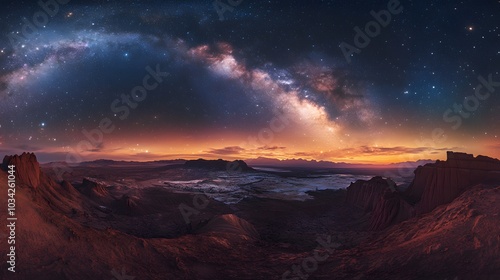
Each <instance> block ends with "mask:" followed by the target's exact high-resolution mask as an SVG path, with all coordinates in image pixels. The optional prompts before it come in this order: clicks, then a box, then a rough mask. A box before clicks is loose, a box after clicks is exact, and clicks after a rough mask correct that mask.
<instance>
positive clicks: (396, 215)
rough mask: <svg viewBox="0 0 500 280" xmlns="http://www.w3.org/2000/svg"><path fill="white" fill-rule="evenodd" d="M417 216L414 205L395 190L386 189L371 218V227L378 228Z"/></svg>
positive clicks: (372, 228)
mask: <svg viewBox="0 0 500 280" xmlns="http://www.w3.org/2000/svg"><path fill="white" fill-rule="evenodd" d="M413 216H415V209H414V207H413V206H412V205H411V204H410V203H408V202H407V201H406V200H404V199H403V197H401V194H400V193H398V192H395V191H390V190H386V191H385V193H384V194H383V196H382V197H380V199H379V200H378V201H377V202H376V206H375V209H374V210H373V213H372V217H371V220H370V229H371V230H378V229H383V228H386V227H388V226H390V225H392V224H395V223H399V222H402V221H404V220H406V219H408V218H409V217H413Z"/></svg>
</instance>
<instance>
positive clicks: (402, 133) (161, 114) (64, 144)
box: [0, 0, 500, 162]
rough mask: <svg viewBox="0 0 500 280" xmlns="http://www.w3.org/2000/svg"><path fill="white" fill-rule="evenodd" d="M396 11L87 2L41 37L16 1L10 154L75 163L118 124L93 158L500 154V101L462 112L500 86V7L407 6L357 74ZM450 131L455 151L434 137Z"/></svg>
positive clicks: (2, 102) (11, 30)
mask: <svg viewBox="0 0 500 280" xmlns="http://www.w3.org/2000/svg"><path fill="white" fill-rule="evenodd" d="M387 2H388V1H375V2H373V3H370V4H369V5H368V4H364V3H343V2H341V1H302V2H301V1H288V2H286V3H284V2H280V1H243V2H242V3H241V4H240V5H238V6H237V7H234V9H233V10H232V11H226V12H225V14H224V20H223V21H221V20H220V17H219V14H218V13H217V10H216V9H215V8H214V7H213V5H212V2H211V1H183V3H176V2H175V1H121V2H120V1H116V2H114V1H107V2H106V4H99V3H97V2H95V3H94V2H92V1H76V0H75V1H70V2H69V3H68V4H65V5H62V4H59V9H58V11H57V13H54V16H53V17H49V18H48V21H47V22H44V24H43V26H42V25H40V26H38V27H36V31H35V32H33V33H32V34H30V35H29V36H26V34H23V27H25V24H26V21H31V22H33V15H34V14H35V13H36V12H39V11H43V9H42V8H41V7H40V6H39V5H38V4H37V3H36V1H16V2H14V1H13V2H12V3H11V4H10V5H6V6H5V7H6V9H3V10H2V12H1V13H0V18H1V19H2V21H1V26H2V28H1V30H2V32H3V34H4V40H2V42H1V44H0V51H1V52H0V137H1V138H0V151H1V152H3V153H13V152H19V151H24V150H29V151H34V152H37V153H38V154H39V155H40V156H41V158H42V160H44V161H52V160H65V159H66V156H67V154H68V151H75V148H76V146H77V144H78V143H79V142H81V141H82V140H85V135H84V134H82V131H83V130H86V131H91V130H92V129H94V128H96V127H98V126H99V123H100V121H101V120H102V119H104V118H109V119H110V120H111V121H112V123H113V125H115V126H116V129H115V130H114V131H113V132H112V133H109V134H106V135H105V137H104V139H103V141H102V143H99V144H98V145H94V147H93V148H92V149H87V150H79V151H77V152H78V153H79V154H81V156H82V158H84V159H96V158H103V157H110V158H116V159H134V160H149V159H160V158H181V157H182V158H196V157H207V158H219V157H225V158H253V157H258V156H265V157H277V158H298V157H303V158H308V159H323V160H334V161H340V160H342V161H366V162H373V161H377V160H382V161H394V160H399V159H400V160H401V161H404V160H405V158H403V157H400V158H398V159H396V156H400V155H409V156H410V157H420V158H439V157H440V156H442V154H443V151H444V150H447V149H454V150H462V151H467V152H474V153H488V154H492V155H498V156H500V152H499V149H500V145H499V144H498V143H499V142H498V138H497V135H498V134H500V123H499V122H498V120H499V119H500V118H499V117H500V116H499V112H500V110H499V109H500V98H499V97H498V96H496V95H495V93H493V94H492V95H491V96H490V97H489V98H488V100H486V101H481V103H480V104H479V105H478V106H477V109H475V110H473V111H472V112H470V113H471V114H470V115H469V116H468V117H464V115H460V114H461V113H462V114H463V113H464V112H463V111H460V110H455V109H454V104H459V105H460V104H462V103H463V102H464V99H467V96H469V95H474V91H475V89H476V87H477V85H478V77H480V76H481V77H484V78H487V77H488V75H492V79H493V80H495V81H498V80H500V75H499V71H500V70H499V69H498V65H499V64H498V62H499V61H500V49H499V46H500V44H499V43H500V34H499V32H500V29H499V27H498V26H499V24H498V18H497V17H498V12H499V11H500V4H498V3H494V2H492V1H483V2H484V3H479V2H477V1H476V2H474V1H466V2H462V3H454V2H452V1H444V2H442V3H439V4H437V3H434V4H428V3H420V2H418V1H417V2H415V1H401V5H402V7H403V8H404V9H403V12H402V13H401V14H399V15H397V16H394V17H393V19H392V22H391V23H390V24H389V25H388V26H387V27H385V28H383V29H382V30H381V32H380V35H379V36H377V37H376V38H373V39H372V41H371V42H370V45H369V46H367V47H366V48H365V49H363V51H362V52H360V53H359V54H355V55H353V57H352V62H351V63H349V62H348V61H346V59H345V57H344V54H343V53H342V50H341V48H339V45H340V44H341V43H342V42H347V43H349V44H352V42H353V38H354V36H355V31H354V27H356V26H360V27H364V26H365V24H366V23H367V22H369V21H370V20H373V18H372V17H371V15H370V11H371V10H376V11H378V10H381V9H384V8H386V7H387ZM26 7H31V8H30V9H27V8H26ZM40 20H41V19H40ZM12 38H15V39H16V40H15V42H14V44H12V42H11V41H12ZM148 66H149V67H151V68H155V67H156V66H158V67H161V69H162V71H165V72H168V73H169V77H168V78H165V80H164V81H162V82H161V83H160V84H159V86H158V88H156V89H155V90H153V91H151V92H150V93H148V96H147V98H145V100H144V101H141V102H140V103H139V104H138V105H137V107H136V108H133V109H132V110H131V112H130V114H129V115H128V116H127V118H120V116H121V114H120V113H117V112H116V110H113V109H112V108H111V107H112V106H111V104H113V102H114V100H121V96H122V95H123V94H129V93H130V92H131V90H132V89H133V88H134V87H136V86H138V85H140V84H142V81H143V78H144V77H145V75H148V71H147V70H146V67H148ZM499 91H500V90H497V92H499ZM464 105H466V104H464ZM466 106H467V105H466ZM469 107H470V106H469ZM450 108H451V110H452V111H451V113H450V115H449V117H450V118H451V117H453V116H455V115H456V118H458V116H460V118H461V120H462V122H461V125H460V127H459V128H458V129H456V127H454V124H455V125H456V122H454V121H452V119H448V121H447V120H445V119H443V114H444V113H445V112H446V111H447V110H448V109H450ZM453 110H455V111H453ZM463 110H465V109H463ZM280 118H281V119H282V120H283V119H285V120H286V123H285V124H286V125H285V127H283V129H279V131H278V130H276V129H275V130H274V131H273V129H272V128H273V125H274V126H276V123H275V122H273V120H277V119H280ZM437 128H439V129H442V131H443V132H444V134H445V136H446V140H444V141H439V142H436V141H434V142H433V143H429V141H425V140H426V139H428V138H430V137H431V138H432V134H433V132H435V131H436V129H437ZM264 136H265V137H264ZM249 139H254V141H251V140H249ZM255 139H257V140H256V141H255ZM367 156H371V157H372V158H365V159H363V158H364V157H367Z"/></svg>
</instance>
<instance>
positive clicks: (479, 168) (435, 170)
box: [404, 152, 500, 215]
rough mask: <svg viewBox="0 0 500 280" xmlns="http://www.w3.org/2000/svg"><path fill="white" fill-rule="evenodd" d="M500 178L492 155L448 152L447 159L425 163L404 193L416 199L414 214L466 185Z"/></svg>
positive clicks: (454, 195)
mask: <svg viewBox="0 0 500 280" xmlns="http://www.w3.org/2000/svg"><path fill="white" fill-rule="evenodd" d="M498 182H500V161H499V160H497V159H493V158H488V157H484V156H478V157H476V158H474V156H473V155H468V154H464V153H453V152H448V159H447V161H437V162H436V163H433V164H426V165H425V166H421V167H419V168H417V170H415V178H414V180H413V182H412V183H411V184H410V186H409V187H408V189H407V191H406V192H405V193H404V196H406V197H407V198H408V199H409V200H410V201H414V202H415V203H416V205H415V208H416V214H417V215H418V214H424V213H428V212H430V211H432V210H433V209H434V208H436V207H437V206H439V205H442V204H445V203H450V202H451V201H453V200H454V199H455V198H457V197H458V196H459V195H460V194H462V193H463V192H464V191H465V190H466V189H468V188H470V187H471V186H474V185H477V184H481V183H486V184H487V183H498Z"/></svg>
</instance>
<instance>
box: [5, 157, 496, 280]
mask: <svg viewBox="0 0 500 280" xmlns="http://www.w3.org/2000/svg"><path fill="white" fill-rule="evenodd" d="M13 164H14V165H16V184H17V187H16V216H17V218H18V221H17V224H16V248H15V254H16V272H15V273H12V272H10V271H8V270H7V267H9V265H8V264H7V263H6V262H4V261H2V265H1V266H0V268H1V270H0V279H51V280H52V279H118V280H120V279H499V278H500V259H499V258H498V256H499V255H500V245H499V244H500V217H499V213H500V206H499V204H498V201H500V200H499V199H500V187H499V186H500V163H499V161H498V160H496V159H491V158H487V157H481V156H478V157H476V158H474V157H472V156H470V155H466V154H457V153H449V154H448V160H447V161H444V162H441V161H438V162H436V163H434V164H428V165H425V166H421V167H419V168H417V170H416V171H415V178H414V180H413V183H412V184H411V185H410V186H409V187H408V188H407V189H406V190H400V189H399V187H398V186H396V185H395V184H393V182H392V181H390V180H388V179H384V178H382V177H375V178H373V179H371V180H369V181H357V182H355V183H353V184H352V185H351V186H350V187H349V188H348V190H347V191H319V192H312V193H310V194H311V195H312V196H314V197H315V199H314V200H308V201H303V202H301V201H282V200H273V199H256V198H252V199H246V200H243V201H242V202H240V203H239V204H237V205H232V206H228V205H225V204H223V203H220V202H217V201H212V200H209V199H208V198H207V197H200V196H194V195H189V194H179V193H171V192H168V191H166V190H165V189H156V188H151V189H147V190H142V189H135V190H126V189H123V188H121V187H119V186H107V185H106V184H105V183H104V182H102V181H100V180H97V179H93V178H82V183H81V184H78V185H72V184H71V183H69V182H67V181H62V182H56V181H55V180H54V179H53V178H51V177H49V176H47V175H46V173H45V172H42V171H41V170H40V167H39V164H38V162H37V160H36V157H35V155H33V154H23V155H21V156H7V157H5V159H4V161H3V164H2V169H3V171H0V192H1V193H4V194H7V178H8V173H7V170H8V165H13ZM204 164H205V162H203V164H202V165H204ZM195 165H196V166H193V167H189V166H188V167H186V168H196V169H199V168H203V166H200V164H198V163H197V164H195ZM221 166H222V165H221ZM183 170H184V169H183ZM189 170H190V169H188V171H189ZM103 172H106V170H103ZM0 205H7V195H2V196H0ZM180 209H184V212H182V211H180ZM182 213H184V215H183V214H182ZM186 216H187V217H188V219H186ZM6 218H7V213H6V211H5V210H2V211H0V220H2V221H6ZM2 228H4V227H2ZM4 233H5V234H7V232H6V231H5V228H4V229H2V231H0V236H2V234H4ZM2 239H6V237H2ZM1 244H3V245H0V255H2V256H6V255H7V254H9V253H10V252H9V251H10V248H8V246H7V245H6V242H2V243H1ZM132 277H135V278H132Z"/></svg>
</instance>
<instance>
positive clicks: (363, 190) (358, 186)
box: [346, 176, 390, 211]
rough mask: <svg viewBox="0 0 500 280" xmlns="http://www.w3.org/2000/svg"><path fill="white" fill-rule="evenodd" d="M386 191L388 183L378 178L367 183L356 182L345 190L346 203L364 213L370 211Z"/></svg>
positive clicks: (362, 181) (363, 181)
mask: <svg viewBox="0 0 500 280" xmlns="http://www.w3.org/2000/svg"><path fill="white" fill-rule="evenodd" d="M386 190H390V187H389V183H388V182H387V180H385V179H383V178H382V177H380V176H377V177H373V178H372V179H370V180H369V181H365V180H357V181H356V182H355V183H351V185H350V186H349V187H348V188H347V197H346V201H347V202H349V203H351V204H353V205H355V206H357V207H359V208H361V209H363V210H365V211H372V210H373V209H375V205H376V204H377V203H378V201H379V200H380V197H382V196H383V194H384V193H385V191H386Z"/></svg>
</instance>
